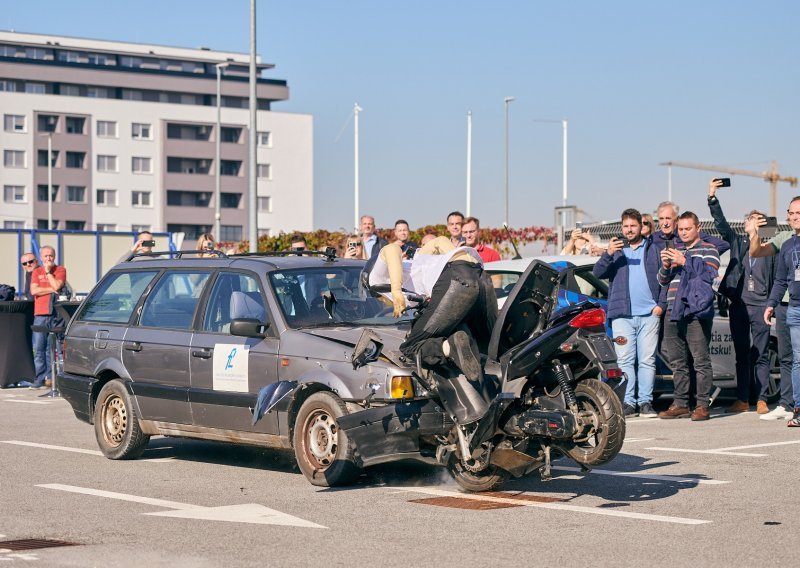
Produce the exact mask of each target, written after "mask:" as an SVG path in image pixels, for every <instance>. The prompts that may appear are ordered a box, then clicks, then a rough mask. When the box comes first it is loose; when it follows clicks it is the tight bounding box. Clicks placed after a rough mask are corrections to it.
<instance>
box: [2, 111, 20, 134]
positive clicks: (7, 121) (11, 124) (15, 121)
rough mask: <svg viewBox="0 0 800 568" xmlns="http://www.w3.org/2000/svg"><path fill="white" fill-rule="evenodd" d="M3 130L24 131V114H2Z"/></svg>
mask: <svg viewBox="0 0 800 568" xmlns="http://www.w3.org/2000/svg"><path fill="white" fill-rule="evenodd" d="M3 130H5V131H6V132H25V116H24V115H22V114H6V115H4V116H3Z"/></svg>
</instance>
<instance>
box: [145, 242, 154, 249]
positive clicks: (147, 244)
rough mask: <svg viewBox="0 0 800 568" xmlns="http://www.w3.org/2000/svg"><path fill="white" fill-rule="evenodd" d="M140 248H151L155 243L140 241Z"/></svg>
mask: <svg viewBox="0 0 800 568" xmlns="http://www.w3.org/2000/svg"><path fill="white" fill-rule="evenodd" d="M142 246H143V247H150V248H153V247H154V246H156V242H155V241H142Z"/></svg>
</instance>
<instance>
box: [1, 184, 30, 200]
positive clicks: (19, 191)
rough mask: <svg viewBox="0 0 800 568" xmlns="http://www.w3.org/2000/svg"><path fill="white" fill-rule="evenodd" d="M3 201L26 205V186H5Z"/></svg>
mask: <svg viewBox="0 0 800 568" xmlns="http://www.w3.org/2000/svg"><path fill="white" fill-rule="evenodd" d="M3 201H5V202H6V203H25V202H26V201H27V199H26V198H25V186H24V185H4V186H3Z"/></svg>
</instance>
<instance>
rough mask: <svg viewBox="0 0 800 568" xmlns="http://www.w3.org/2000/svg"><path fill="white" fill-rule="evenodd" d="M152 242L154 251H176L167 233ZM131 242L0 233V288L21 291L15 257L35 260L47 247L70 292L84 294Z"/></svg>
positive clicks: (121, 237)
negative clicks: (27, 256) (63, 269)
mask: <svg viewBox="0 0 800 568" xmlns="http://www.w3.org/2000/svg"><path fill="white" fill-rule="evenodd" d="M153 238H154V239H156V243H157V244H156V249H157V250H170V249H171V250H175V249H176V248H177V246H176V240H175V237H174V235H172V234H170V233H153ZM135 239H136V233H106V232H100V231H39V230H33V229H0V284H9V285H11V286H14V287H15V288H16V289H17V291H20V290H22V289H23V283H24V276H23V270H22V266H20V263H19V257H20V256H22V254H23V253H25V252H32V253H34V254H36V256H37V257H38V256H39V249H40V248H41V247H43V246H45V245H49V246H51V247H53V248H54V249H55V250H56V263H57V264H59V265H62V266H64V267H66V269H67V281H68V282H69V284H70V286H72V289H73V290H74V291H75V292H76V293H77V294H86V293H88V292H89V291H90V290H91V289H92V288H93V287H94V285H95V284H96V283H97V282H98V280H100V277H101V276H102V275H103V274H105V272H106V271H107V270H108V269H109V268H111V267H112V266H114V265H115V264H116V263H117V261H118V260H119V259H120V257H121V256H122V255H123V254H125V253H126V252H129V251H130V249H131V247H132V246H133V243H134V242H135ZM159 240H161V242H158V241H159Z"/></svg>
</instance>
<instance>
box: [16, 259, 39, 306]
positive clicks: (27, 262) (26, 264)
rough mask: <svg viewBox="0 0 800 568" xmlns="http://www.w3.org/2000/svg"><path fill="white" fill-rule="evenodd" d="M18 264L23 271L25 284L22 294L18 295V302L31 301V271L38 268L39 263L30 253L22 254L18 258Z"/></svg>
mask: <svg viewBox="0 0 800 568" xmlns="http://www.w3.org/2000/svg"><path fill="white" fill-rule="evenodd" d="M19 263H20V264H21V265H22V270H24V271H25V283H24V286H23V288H22V292H20V293H19V298H20V300H29V301H33V294H31V276H32V275H33V271H34V270H36V269H37V268H38V267H39V261H38V260H36V256H34V254H33V253H32V252H26V253H23V254H22V256H21V257H19Z"/></svg>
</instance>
